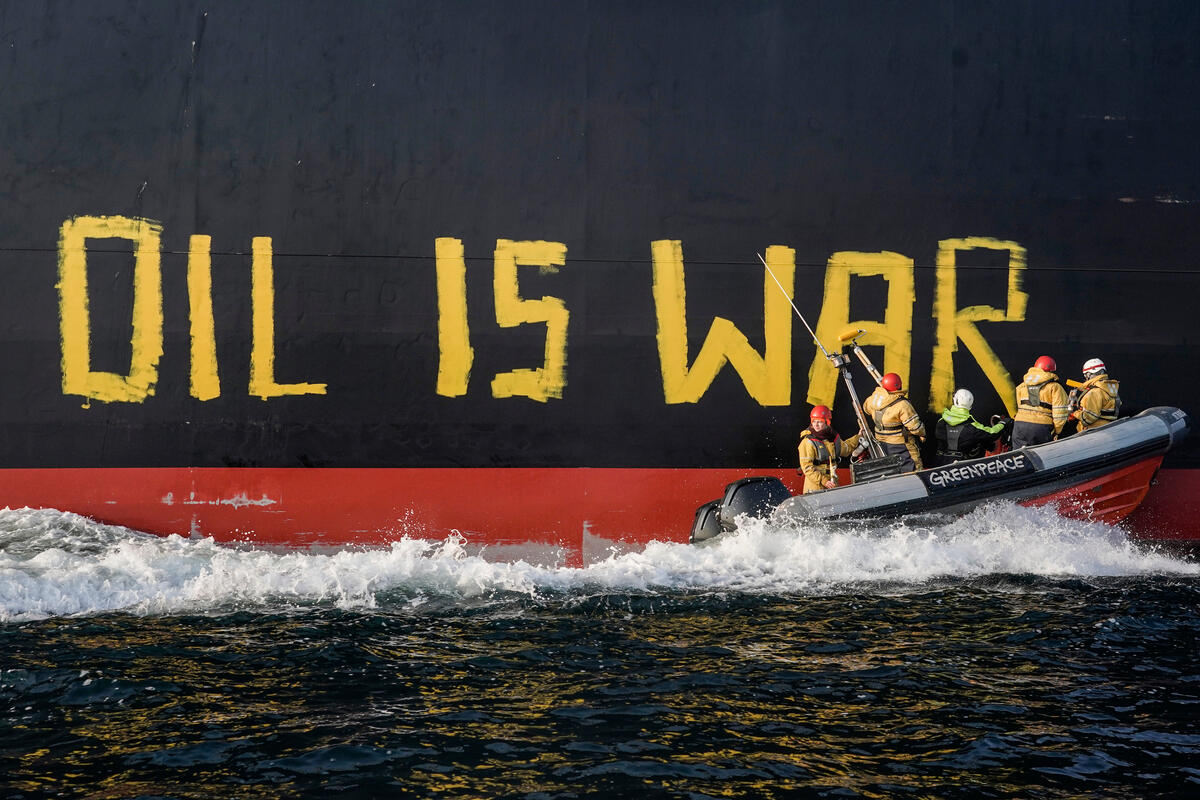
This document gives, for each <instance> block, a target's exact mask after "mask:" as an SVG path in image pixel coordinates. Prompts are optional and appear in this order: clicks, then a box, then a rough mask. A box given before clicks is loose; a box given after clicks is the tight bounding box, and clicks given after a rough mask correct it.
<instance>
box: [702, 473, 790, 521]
mask: <svg viewBox="0 0 1200 800" xmlns="http://www.w3.org/2000/svg"><path fill="white" fill-rule="evenodd" d="M791 496H792V493H791V492H789V491H788V490H787V487H786V486H784V485H783V481H781V480H779V479H778V478H765V477H757V478H742V479H741V480H740V481H734V482H733V483H731V484H729V485H728V486H726V487H725V497H724V498H723V499H722V500H721V506H720V508H719V509H718V510H717V519H718V521H719V522H720V523H721V530H722V531H733V530H737V522H735V520H736V519H737V517H738V516H739V515H741V514H746V515H747V516H750V517H756V518H761V517H769V516H770V515H771V512H772V511H774V510H775V509H776V508H778V507H779V504H780V503H782V502H783V501H784V500H787V499H788V498H789V497H791Z"/></svg>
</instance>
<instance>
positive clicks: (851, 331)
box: [838, 325, 866, 342]
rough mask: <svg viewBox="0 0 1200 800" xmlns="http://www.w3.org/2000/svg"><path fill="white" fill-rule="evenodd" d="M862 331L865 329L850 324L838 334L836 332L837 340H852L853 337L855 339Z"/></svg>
mask: <svg viewBox="0 0 1200 800" xmlns="http://www.w3.org/2000/svg"><path fill="white" fill-rule="evenodd" d="M864 333H866V331H864V330H863V329H862V328H856V327H854V326H853V325H851V326H850V327H849V328H846V330H844V331H842V332H841V333H840V334H838V341H839V342H852V341H854V340H855V339H857V338H858V337H859V336H862V335H863V334H864Z"/></svg>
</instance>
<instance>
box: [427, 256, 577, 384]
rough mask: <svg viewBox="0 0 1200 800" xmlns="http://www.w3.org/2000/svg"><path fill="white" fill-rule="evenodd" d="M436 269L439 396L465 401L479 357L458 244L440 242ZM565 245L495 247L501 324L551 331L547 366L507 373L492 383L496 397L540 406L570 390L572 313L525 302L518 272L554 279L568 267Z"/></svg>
mask: <svg viewBox="0 0 1200 800" xmlns="http://www.w3.org/2000/svg"><path fill="white" fill-rule="evenodd" d="M434 252H435V255H436V265H435V269H436V272H437V297H438V375H437V393H438V394H440V395H442V396H444V397H461V396H462V395H464V394H466V393H467V384H468V382H469V380H470V375H471V364H472V362H473V361H474V357H475V351H474V349H473V348H472V347H471V335H470V328H469V326H468V324H467V285H466V262H465V259H464V257H463V244H462V241H461V240H459V239H450V238H441V239H438V240H437V241H436V242H435V245H434ZM566 261H567V248H566V245H563V244H560V243H558V242H542V241H534V242H514V241H510V240H508V239H499V240H497V241H496V251H495V261H494V266H493V272H492V293H493V295H494V297H495V303H496V324H497V325H499V326H500V327H501V328H514V327H516V326H518V325H527V324H541V323H544V324H545V325H546V347H545V360H544V362H543V364H542V366H540V367H536V368H533V369H530V368H519V369H514V370H512V371H510V372H502V373H500V374H498V375H496V376H495V377H494V378H493V379H492V384H491V388H492V396H493V397H497V398H500V397H527V398H529V399H531V400H537V401H538V402H542V403H544V402H546V401H547V400H549V399H551V398H555V399H557V398H561V397H562V396H563V387H565V386H566V383H567V379H566V365H567V322H568V321H569V320H570V313H569V312H568V311H567V307H566V304H565V303H564V302H563V301H562V300H561V299H560V298H557V297H542V298H541V299H540V300H528V299H525V298H523V297H521V291H520V286H519V283H518V279H517V272H518V270H517V267H518V266H536V267H538V268H539V269H541V271H542V272H543V273H547V274H551V273H554V272H557V271H558V269H559V268H560V267H562V266H564V265H565V264H566Z"/></svg>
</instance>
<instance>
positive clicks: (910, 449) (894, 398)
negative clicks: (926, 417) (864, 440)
mask: <svg viewBox="0 0 1200 800" xmlns="http://www.w3.org/2000/svg"><path fill="white" fill-rule="evenodd" d="M863 411H864V412H866V414H867V416H868V417H869V418H870V419H871V422H872V423H874V425H875V439H876V440H878V442H879V444H880V445H882V446H883V452H884V454H885V455H889V456H891V455H899V454H904V455H905V456H907V457H906V458H905V459H904V461H903V464H904V468H903V469H902V470H901V472H912V471H914V470H918V469H921V451H920V450H919V449H917V441H918V440H920V441H922V442H923V441H925V424H924V423H923V422H921V418H920V417H919V416H918V415H917V410H916V409H915V408H913V404H912V403H911V402H909V399H908V398H907V397H906V396H905V392H904V386H903V384H902V383H901V381H900V376H899V375H897V374H896V373H894V372H889V373H887V374H886V375H884V376H883V377H882V378H881V379H880V381H879V386H878V387H877V388H876V389H875V392H874V393H873V394H872V395H871V396H870V397H868V398H867V402H865V403H863Z"/></svg>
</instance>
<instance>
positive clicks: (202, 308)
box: [187, 234, 221, 400]
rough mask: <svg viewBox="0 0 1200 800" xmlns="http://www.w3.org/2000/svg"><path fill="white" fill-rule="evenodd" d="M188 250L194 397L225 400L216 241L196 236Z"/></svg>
mask: <svg viewBox="0 0 1200 800" xmlns="http://www.w3.org/2000/svg"><path fill="white" fill-rule="evenodd" d="M190 242H191V243H190V245H189V246H188V267H187V287H188V319H189V320H190V321H191V341H192V374H191V393H192V397H195V398H196V399H197V400H212V399H213V398H215V397H220V396H221V379H220V377H219V376H218V374H217V335H216V325H215V323H214V322H213V306H212V237H211V236H202V235H199V234H197V235H195V236H193V237H192V238H191V240H190Z"/></svg>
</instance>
